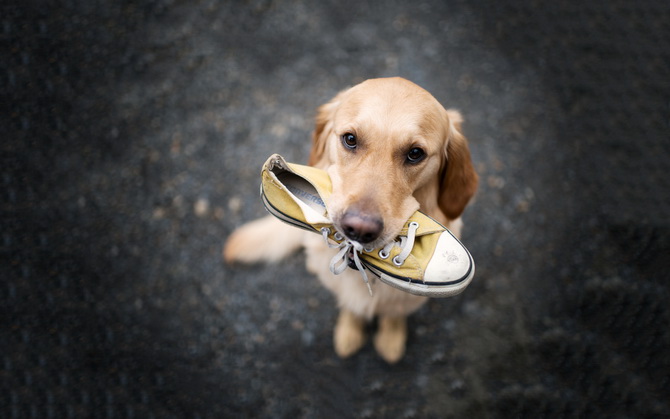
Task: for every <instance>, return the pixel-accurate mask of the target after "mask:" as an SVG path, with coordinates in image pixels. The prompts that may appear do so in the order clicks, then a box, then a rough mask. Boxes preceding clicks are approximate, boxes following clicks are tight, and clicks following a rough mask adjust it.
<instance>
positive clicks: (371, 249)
mask: <svg viewBox="0 0 670 419" xmlns="http://www.w3.org/2000/svg"><path fill="white" fill-rule="evenodd" d="M373 250H375V248H374V247H364V248H363V251H365V252H368V253H370V252H372V251H373Z"/></svg>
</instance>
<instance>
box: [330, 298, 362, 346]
mask: <svg viewBox="0 0 670 419" xmlns="http://www.w3.org/2000/svg"><path fill="white" fill-rule="evenodd" d="M364 329H365V322H364V321H363V319H361V318H360V317H357V316H356V315H354V314H353V313H351V312H350V311H347V310H342V311H340V315H339V317H338V318H337V324H336V325H335V331H334V335H333V338H334V344H335V353H336V354H337V355H338V356H339V357H340V358H347V357H350V356H351V355H353V354H355V353H356V352H358V351H359V349H361V348H362V347H363V345H364V344H365V339H366V338H365V330H364Z"/></svg>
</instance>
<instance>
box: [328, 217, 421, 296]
mask: <svg viewBox="0 0 670 419" xmlns="http://www.w3.org/2000/svg"><path fill="white" fill-rule="evenodd" d="M418 228H419V223H417V222H415V221H412V222H411V223H409V226H408V228H407V236H401V237H400V241H399V242H398V241H392V242H390V243H388V244H387V245H386V246H384V248H383V249H382V250H380V251H379V257H380V258H382V259H386V258H388V257H389V255H390V254H391V249H392V248H393V246H398V247H400V249H401V250H400V253H399V254H398V255H397V256H395V257H394V258H393V264H394V265H396V266H401V265H402V264H403V263H405V260H406V259H407V257H408V256H409V254H410V253H411V252H412V248H413V247H414V239H415V238H416V230H417V229H418ZM321 234H322V235H323V240H324V241H325V242H326V244H327V245H328V247H330V248H337V249H340V250H339V252H337V254H336V255H335V256H333V258H332V259H331V260H330V266H329V267H330V271H331V272H332V273H334V274H335V275H339V274H341V273H342V272H344V271H345V269H347V267H349V261H350V260H352V259H353V261H354V265H356V268H358V271H359V272H360V273H361V276H362V277H363V282H365V285H367V287H368V292H369V293H370V296H372V288H371V287H370V282H369V280H368V275H367V273H366V272H365V266H363V263H362V262H361V259H360V257H359V254H360V253H361V252H362V251H363V250H365V251H367V252H369V251H371V250H372V249H368V248H365V247H364V246H363V245H362V244H360V243H358V242H355V241H352V240H349V239H346V238H344V237H343V236H342V235H341V234H340V233H337V232H336V233H335V236H334V238H335V240H342V242H341V243H339V244H338V243H335V244H333V243H331V242H330V240H328V236H329V235H330V229H329V228H327V227H323V228H322V229H321ZM349 253H351V254H352V255H353V258H351V257H350V256H349Z"/></svg>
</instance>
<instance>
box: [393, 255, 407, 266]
mask: <svg viewBox="0 0 670 419" xmlns="http://www.w3.org/2000/svg"><path fill="white" fill-rule="evenodd" d="M403 263H405V261H402V262H401V261H399V260H398V256H396V257H394V258H393V264H394V265H395V266H402V264H403Z"/></svg>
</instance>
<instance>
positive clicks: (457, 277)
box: [261, 154, 475, 297]
mask: <svg viewBox="0 0 670 419" xmlns="http://www.w3.org/2000/svg"><path fill="white" fill-rule="evenodd" d="M261 179H262V180H261V197H262V199H263V204H264V205H265V207H266V209H267V210H268V212H269V213H270V214H272V215H274V216H275V217H277V218H279V219H280V220H282V221H284V222H286V223H289V224H291V225H294V226H296V227H300V228H303V229H305V230H308V231H312V232H316V233H320V234H322V235H323V238H324V240H325V241H326V243H328V245H329V246H330V247H333V248H338V249H339V252H338V253H337V254H336V255H335V256H334V257H333V259H332V260H331V263H330V270H331V272H333V273H334V274H336V275H337V274H340V273H342V272H344V270H345V269H346V268H347V267H352V268H355V269H357V270H358V271H359V272H361V276H362V277H363V280H364V281H365V283H366V284H367V286H368V290H369V291H370V294H372V289H371V287H370V284H369V281H368V277H367V274H366V270H369V271H370V272H372V273H373V274H374V275H375V276H377V277H378V278H379V279H380V280H381V281H382V282H384V283H386V284H388V285H390V286H392V287H395V288H398V289H400V290H402V291H405V292H409V293H411V294H415V295H420V296H426V297H449V296H453V295H456V294H459V293H460V292H461V291H463V290H464V289H465V288H466V287H467V286H468V284H469V283H470V281H472V278H473V277H474V272H475V265H474V261H473V259H472V256H471V255H470V253H469V252H468V250H467V249H466V248H465V246H463V244H462V243H461V242H460V241H459V240H458V239H457V238H456V237H454V235H453V234H452V233H451V232H450V231H449V230H448V229H447V228H446V227H444V226H443V225H441V224H440V223H438V222H437V221H435V220H434V219H432V218H431V217H429V216H427V215H426V214H424V213H422V212H420V211H416V212H415V213H414V214H412V216H411V217H410V218H409V220H407V222H406V223H405V226H404V227H403V229H402V230H401V232H400V235H399V236H398V238H397V240H395V241H393V242H390V243H388V244H387V245H386V246H384V247H383V248H377V249H371V248H367V247H365V246H363V245H361V244H360V243H358V242H354V241H351V240H348V239H346V238H345V237H344V236H343V235H342V234H340V233H339V232H337V231H336V230H335V228H334V226H333V222H332V220H331V219H330V217H329V215H328V206H327V199H328V197H329V196H330V195H331V193H332V184H331V181H330V177H329V176H328V174H327V173H326V172H325V171H323V170H320V169H316V168H314V167H309V166H303V165H298V164H292V163H287V162H286V160H284V158H283V157H281V156H280V155H278V154H274V155H272V156H271V157H270V158H269V159H268V160H267V161H266V162H265V164H264V165H263V169H262V171H261Z"/></svg>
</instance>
